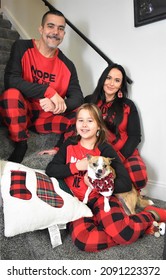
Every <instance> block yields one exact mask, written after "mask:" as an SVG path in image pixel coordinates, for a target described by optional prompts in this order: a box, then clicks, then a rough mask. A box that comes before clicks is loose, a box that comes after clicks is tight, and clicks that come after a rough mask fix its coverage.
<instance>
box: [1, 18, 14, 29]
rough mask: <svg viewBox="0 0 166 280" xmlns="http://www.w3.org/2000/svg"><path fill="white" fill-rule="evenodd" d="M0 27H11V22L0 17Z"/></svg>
mask: <svg viewBox="0 0 166 280" xmlns="http://www.w3.org/2000/svg"><path fill="white" fill-rule="evenodd" d="M0 27H3V28H8V29H11V27H12V24H11V22H10V21H9V20H7V19H4V18H0Z"/></svg>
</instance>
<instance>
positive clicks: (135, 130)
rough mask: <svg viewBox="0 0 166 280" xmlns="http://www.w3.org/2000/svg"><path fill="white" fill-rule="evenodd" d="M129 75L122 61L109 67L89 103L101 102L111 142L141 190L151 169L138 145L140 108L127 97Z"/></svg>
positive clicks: (89, 97) (139, 137) (86, 99)
mask: <svg viewBox="0 0 166 280" xmlns="http://www.w3.org/2000/svg"><path fill="white" fill-rule="evenodd" d="M127 96H128V89H127V78H126V73H125V70H124V68H123V67H122V66H121V65H119V64H112V65H110V66H108V67H107V68H106V69H105V70H104V71H103V73H102V75H101V76H100V78H99V81H98V84H97V87H96V89H95V90H94V92H93V94H92V95H88V96H86V97H85V102H92V103H95V104H97V106H98V107H99V108H100V109H101V111H102V115H103V119H104V122H105V124H106V127H107V128H108V130H109V137H108V141H109V143H110V144H111V145H112V146H113V148H114V149H115V151H116V152H117V154H118V155H119V157H120V159H121V160H122V162H123V164H124V166H125V168H126V169H127V171H128V173H129V175H130V178H131V180H132V182H133V184H134V185H135V187H136V189H137V190H140V189H142V188H144V187H145V186H146V183H147V171H146V166H145V163H144V161H143V160H142V158H141V156H140V154H139V151H138V148H137V147H138V144H139V143H140V141H141V128H140V120H139V115H138V111H137V108H136V106H135V104H134V102H133V101H131V100H130V99H128V98H127Z"/></svg>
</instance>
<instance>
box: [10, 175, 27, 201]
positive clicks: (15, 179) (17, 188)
mask: <svg viewBox="0 0 166 280" xmlns="http://www.w3.org/2000/svg"><path fill="white" fill-rule="evenodd" d="M25 180H26V172H25V171H20V170H12V171H11V185H10V195H11V196H13V197H16V198H19V199H24V200H29V199H31V197H32V194H31V192H30V191H29V190H28V189H27V187H26V185H25Z"/></svg>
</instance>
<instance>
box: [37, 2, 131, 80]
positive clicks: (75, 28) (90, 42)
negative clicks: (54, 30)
mask: <svg viewBox="0 0 166 280" xmlns="http://www.w3.org/2000/svg"><path fill="white" fill-rule="evenodd" d="M42 1H43V2H44V3H45V5H46V6H47V7H48V8H49V9H50V11H52V10H57V9H56V8H55V7H54V6H52V5H51V4H50V3H49V2H48V1H47V0H42ZM65 19H66V23H67V24H68V25H69V26H70V27H71V28H72V29H73V30H74V31H75V32H76V33H77V34H78V35H79V36H80V37H81V38H82V39H83V40H84V41H85V42H86V43H87V44H88V45H89V46H91V47H92V48H93V49H94V50H95V51H96V52H97V53H98V54H99V55H100V56H101V57H102V58H103V59H104V60H105V61H106V62H107V63H108V64H109V65H111V64H113V61H112V60H111V59H109V58H108V56H106V55H105V54H104V53H103V52H102V51H101V50H100V49H99V48H98V47H97V46H96V45H95V44H94V43H93V42H92V41H91V40H89V39H88V38H87V37H86V36H85V35H84V34H83V33H82V32H81V31H80V30H79V29H78V28H77V27H75V26H74V25H73V24H72V23H71V22H70V21H69V20H68V19H67V18H66V17H65ZM127 82H128V83H129V84H132V82H133V81H132V80H131V79H130V78H129V77H128V76H127Z"/></svg>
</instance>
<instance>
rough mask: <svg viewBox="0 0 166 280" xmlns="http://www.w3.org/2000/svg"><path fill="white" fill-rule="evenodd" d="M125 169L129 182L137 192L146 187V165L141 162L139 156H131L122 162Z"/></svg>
mask: <svg viewBox="0 0 166 280" xmlns="http://www.w3.org/2000/svg"><path fill="white" fill-rule="evenodd" d="M123 164H124V166H125V168H126V169H127V171H128V173H129V176H130V178H131V181H132V182H133V184H134V186H135V187H136V189H137V190H140V189H142V188H144V187H145V186H146V183H147V180H148V178H147V170H146V165H145V163H144V162H143V160H142V158H141V157H140V155H133V156H131V157H129V158H127V159H126V160H125V161H124V162H123Z"/></svg>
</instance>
